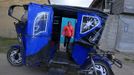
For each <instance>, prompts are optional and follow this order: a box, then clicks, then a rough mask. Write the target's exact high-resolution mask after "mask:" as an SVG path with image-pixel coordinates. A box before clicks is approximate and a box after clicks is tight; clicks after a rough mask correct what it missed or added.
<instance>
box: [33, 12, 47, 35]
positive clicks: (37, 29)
mask: <svg viewBox="0 0 134 75" xmlns="http://www.w3.org/2000/svg"><path fill="white" fill-rule="evenodd" d="M47 19H48V13H47V12H40V13H38V14H37V16H36V17H35V19H34V25H33V36H34V37H35V36H37V35H39V34H41V33H43V32H46V30H47Z"/></svg>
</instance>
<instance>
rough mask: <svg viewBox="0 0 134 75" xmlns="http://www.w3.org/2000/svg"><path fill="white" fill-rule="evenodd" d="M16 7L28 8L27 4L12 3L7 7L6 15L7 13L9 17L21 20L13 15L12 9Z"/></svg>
mask: <svg viewBox="0 0 134 75" xmlns="http://www.w3.org/2000/svg"><path fill="white" fill-rule="evenodd" d="M16 7H23V8H24V10H28V5H12V6H10V7H9V9H8V15H9V16H10V17H12V18H14V19H15V20H17V21H21V20H20V19H18V18H16V17H15V16H13V12H14V9H15V8H16Z"/></svg>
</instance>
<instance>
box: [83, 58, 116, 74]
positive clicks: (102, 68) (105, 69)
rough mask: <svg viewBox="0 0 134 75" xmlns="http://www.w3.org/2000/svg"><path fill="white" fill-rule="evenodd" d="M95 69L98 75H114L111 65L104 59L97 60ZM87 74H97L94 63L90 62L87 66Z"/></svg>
mask: <svg viewBox="0 0 134 75" xmlns="http://www.w3.org/2000/svg"><path fill="white" fill-rule="evenodd" d="M95 69H96V73H97V75H114V74H113V72H112V70H111V69H110V68H109V66H108V65H106V64H105V63H104V62H102V61H96V62H95ZM85 75H96V74H95V71H94V68H93V65H91V64H90V65H88V66H87V67H86V72H85Z"/></svg>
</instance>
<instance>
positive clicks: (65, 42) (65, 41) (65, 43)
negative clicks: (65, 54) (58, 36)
mask: <svg viewBox="0 0 134 75" xmlns="http://www.w3.org/2000/svg"><path fill="white" fill-rule="evenodd" d="M66 45H67V37H66V36H65V37H64V47H66Z"/></svg>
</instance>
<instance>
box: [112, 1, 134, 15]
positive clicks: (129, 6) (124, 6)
mask: <svg viewBox="0 0 134 75" xmlns="http://www.w3.org/2000/svg"><path fill="white" fill-rule="evenodd" d="M133 3H134V0H113V8H112V11H113V13H114V14H120V13H129V14H134V4H133Z"/></svg>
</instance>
